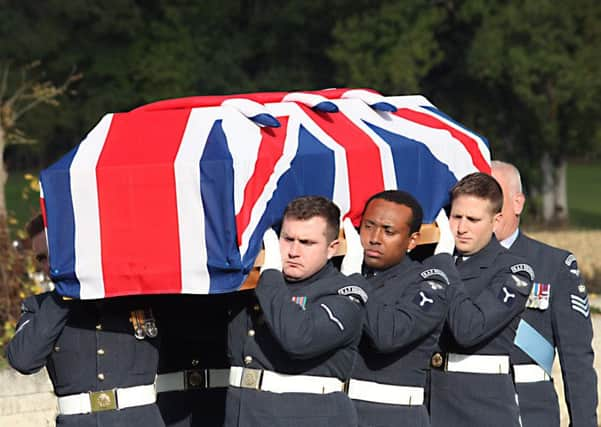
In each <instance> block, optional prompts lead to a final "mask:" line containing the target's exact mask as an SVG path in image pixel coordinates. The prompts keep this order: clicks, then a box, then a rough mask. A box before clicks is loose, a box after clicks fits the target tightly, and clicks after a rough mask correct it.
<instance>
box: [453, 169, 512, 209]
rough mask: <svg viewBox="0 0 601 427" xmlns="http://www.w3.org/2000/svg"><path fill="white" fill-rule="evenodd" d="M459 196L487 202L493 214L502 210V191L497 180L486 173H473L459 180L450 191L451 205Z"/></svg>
mask: <svg viewBox="0 0 601 427" xmlns="http://www.w3.org/2000/svg"><path fill="white" fill-rule="evenodd" d="M459 196H473V197H477V198H479V199H483V200H488V201H489V202H490V206H491V208H492V213H493V214H498V213H499V212H501V209H503V190H502V189H501V186H500V185H499V183H498V182H497V180H496V179H494V178H493V177H492V176H490V175H488V174H486V173H482V172H474V173H471V174H469V175H466V176H464V177H463V178H461V180H460V181H459V182H457V184H455V186H454V187H453V188H452V189H451V203H452V202H453V201H454V200H455V199H457V198H458V197H459Z"/></svg>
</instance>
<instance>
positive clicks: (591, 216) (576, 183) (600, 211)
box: [568, 163, 601, 229]
mask: <svg viewBox="0 0 601 427" xmlns="http://www.w3.org/2000/svg"><path fill="white" fill-rule="evenodd" d="M568 206H569V210H570V224H571V225H572V226H573V227H577V228H597V229H599V228H601V163H591V164H578V163H573V164H568Z"/></svg>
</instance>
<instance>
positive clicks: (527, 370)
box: [513, 364, 551, 383]
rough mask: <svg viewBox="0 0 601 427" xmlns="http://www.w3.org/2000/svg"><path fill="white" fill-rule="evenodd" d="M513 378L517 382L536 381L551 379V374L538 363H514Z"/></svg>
mask: <svg viewBox="0 0 601 427" xmlns="http://www.w3.org/2000/svg"><path fill="white" fill-rule="evenodd" d="M513 378H514V380H515V382H516V383H536V382H539V381H550V380H551V377H550V376H549V374H547V373H546V372H545V370H544V369H543V368H541V367H540V366H538V365H536V364H531V365H513Z"/></svg>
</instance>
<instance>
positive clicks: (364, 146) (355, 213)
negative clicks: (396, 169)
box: [301, 106, 384, 225]
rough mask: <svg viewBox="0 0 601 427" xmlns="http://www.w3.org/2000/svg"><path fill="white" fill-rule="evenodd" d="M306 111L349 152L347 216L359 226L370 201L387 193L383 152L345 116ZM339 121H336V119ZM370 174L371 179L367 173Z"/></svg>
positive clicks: (347, 154)
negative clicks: (371, 198) (368, 200)
mask: <svg viewBox="0 0 601 427" xmlns="http://www.w3.org/2000/svg"><path fill="white" fill-rule="evenodd" d="M301 108H303V110H304V111H305V112H306V113H307V115H309V116H310V117H311V119H312V120H313V121H314V122H315V123H317V125H318V126H319V127H320V128H321V129H322V130H323V131H324V132H326V133H327V134H328V135H329V136H331V137H332V138H333V139H334V140H335V141H336V142H337V143H338V144H340V145H341V146H342V147H344V149H345V150H346V160H347V168H348V180H349V194H350V211H349V213H348V215H347V216H348V217H349V218H350V219H351V221H352V222H353V224H355V225H358V224H359V221H360V220H361V213H362V212H363V207H364V205H365V202H367V199H369V198H370V197H371V196H372V195H374V194H375V193H378V192H380V191H382V190H384V178H383V176H382V175H383V172H382V160H381V158H380V150H379V149H378V147H377V146H376V145H375V143H374V142H373V141H372V139H371V138H370V137H369V136H367V135H366V134H365V132H363V131H362V130H361V129H359V128H358V127H357V126H356V125H355V124H354V123H353V122H352V121H351V120H350V119H349V118H348V117H346V116H345V115H344V114H342V113H334V114H330V113H319V112H315V111H313V110H311V109H309V108H307V107H305V106H301ZM334 118H335V119H336V120H333V119H334ZM364 171H369V179H365V176H366V174H365V172H364Z"/></svg>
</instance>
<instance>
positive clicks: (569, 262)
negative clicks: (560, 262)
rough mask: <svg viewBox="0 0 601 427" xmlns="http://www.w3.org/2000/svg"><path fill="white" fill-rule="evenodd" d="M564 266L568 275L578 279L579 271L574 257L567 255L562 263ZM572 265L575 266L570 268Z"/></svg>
mask: <svg viewBox="0 0 601 427" xmlns="http://www.w3.org/2000/svg"><path fill="white" fill-rule="evenodd" d="M564 264H565V265H567V266H568V268H569V269H570V273H572V274H573V275H574V276H577V277H580V270H579V269H578V264H576V257H575V256H574V255H572V254H570V255H568V257H567V258H566V259H565V261H564ZM572 264H576V265H575V266H574V268H571V267H572Z"/></svg>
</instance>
